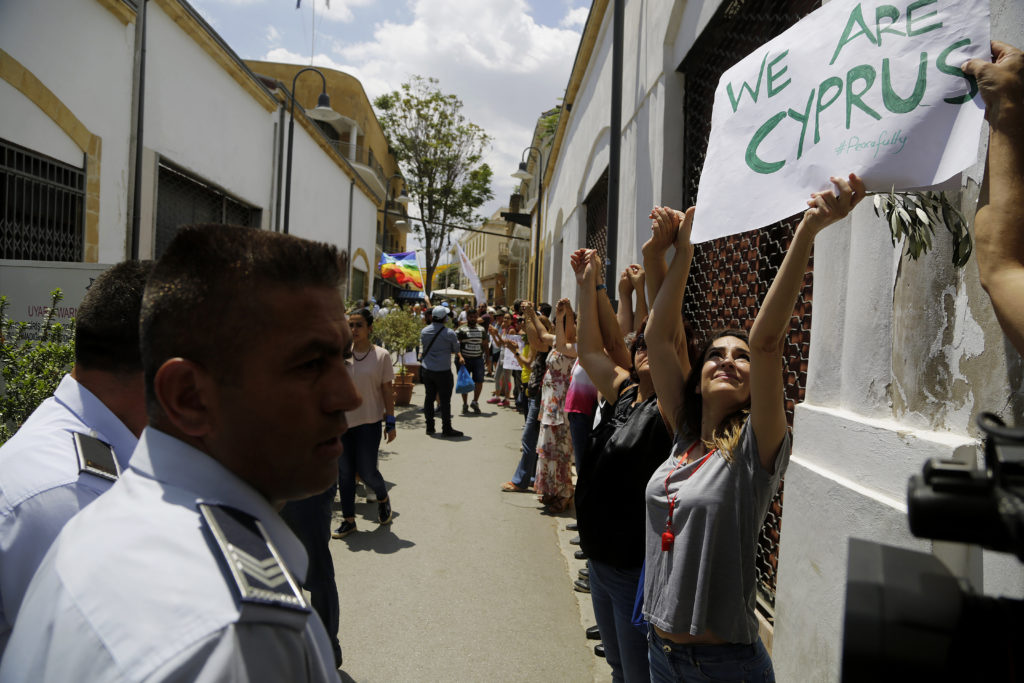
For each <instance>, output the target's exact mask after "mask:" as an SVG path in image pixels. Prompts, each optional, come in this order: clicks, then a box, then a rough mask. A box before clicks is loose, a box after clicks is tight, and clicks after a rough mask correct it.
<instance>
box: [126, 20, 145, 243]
mask: <svg viewBox="0 0 1024 683" xmlns="http://www.w3.org/2000/svg"><path fill="white" fill-rule="evenodd" d="M148 4H149V0H141V1H140V2H139V5H138V10H137V11H136V13H135V69H134V74H133V76H134V78H133V80H134V83H133V84H132V89H133V90H134V95H135V110H134V111H133V112H132V118H133V119H134V120H135V135H134V138H133V139H132V143H133V144H134V147H135V150H134V151H135V154H134V155H132V158H131V161H130V162H129V163H130V164H132V165H133V166H134V168H133V169H131V171H132V172H131V178H132V185H133V186H132V204H131V235H130V237H129V240H130V241H131V247H130V254H131V259H132V260H133V261H137V260H138V259H139V232H140V230H139V213H141V205H142V152H143V149H144V148H145V145H144V144H143V138H142V120H143V118H144V113H145V110H146V109H145V99H146V98H145V96H146V5H148Z"/></svg>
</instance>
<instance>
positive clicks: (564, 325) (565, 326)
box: [555, 299, 576, 358]
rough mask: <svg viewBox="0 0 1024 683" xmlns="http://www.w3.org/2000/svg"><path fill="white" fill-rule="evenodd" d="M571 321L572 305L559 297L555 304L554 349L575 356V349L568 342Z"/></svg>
mask: <svg viewBox="0 0 1024 683" xmlns="http://www.w3.org/2000/svg"><path fill="white" fill-rule="evenodd" d="M570 325H572V326H573V327H575V323H573V322H572V305H571V304H570V303H569V300H568V299H559V301H558V304H557V305H556V306H555V351H558V352H559V353H560V354H562V355H563V356H569V357H570V358H575V357H576V349H575V348H573V345H572V344H570V343H569V337H570V331H571V328H570Z"/></svg>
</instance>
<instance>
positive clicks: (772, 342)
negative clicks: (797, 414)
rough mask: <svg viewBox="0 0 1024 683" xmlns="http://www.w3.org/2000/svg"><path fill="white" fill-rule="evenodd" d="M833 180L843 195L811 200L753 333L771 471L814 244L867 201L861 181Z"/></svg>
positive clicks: (762, 433)
mask: <svg viewBox="0 0 1024 683" xmlns="http://www.w3.org/2000/svg"><path fill="white" fill-rule="evenodd" d="M829 180H831V182H832V183H833V184H834V185H835V186H836V188H837V189H838V195H837V194H836V193H835V192H833V191H832V190H826V191H825V192H815V193H814V194H812V195H811V199H810V200H808V202H807V205H808V206H810V207H811V208H809V209H808V210H807V211H805V212H804V216H803V218H802V219H801V220H800V223H799V224H798V225H797V226H796V232H795V233H794V234H793V241H792V243H791V244H790V245H789V251H787V252H786V257H785V258H784V259H783V260H782V266H780V267H779V272H778V274H777V275H776V276H775V280H774V281H773V282H772V285H771V287H769V289H768V294H766V295H765V297H764V303H763V304H761V310H760V311H758V313H757V317H756V318H755V319H754V326H753V327H752V328H751V329H750V425H751V427H753V429H754V436H755V438H756V439H757V451H758V453H759V454H760V457H761V465H762V466H763V467H764V468H765V469H768V470H770V469H772V468H773V466H774V463H775V456H776V455H778V450H779V446H780V445H782V439H783V437H784V436H785V435H786V428H787V425H786V411H785V399H784V397H783V387H782V350H783V348H785V344H786V335H787V333H788V332H789V325H790V319H791V318H792V316H793V307H794V306H795V305H796V299H797V296H799V294H800V287H801V286H802V285H803V282H804V273H805V272H806V271H807V261H808V259H809V258H810V255H811V247H812V246H813V244H814V238H815V236H816V235H817V234H818V233H819V232H821V231H822V230H823V229H825V228H826V227H827V226H829V225H831V224H832V223H835V222H836V221H838V220H840V219H841V218H844V217H845V216H846V215H847V214H849V213H850V211H851V210H852V209H853V207H854V206H856V205H857V204H858V202H860V200H862V199H863V198H864V183H863V182H862V181H861V179H860V178H858V177H857V176H856V175H854V174H852V173H851V174H850V176H849V179H847V178H839V177H835V176H833V177H831V178H829Z"/></svg>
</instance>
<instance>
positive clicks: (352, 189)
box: [345, 178, 387, 299]
mask: <svg viewBox="0 0 1024 683" xmlns="http://www.w3.org/2000/svg"><path fill="white" fill-rule="evenodd" d="M355 193H356V180H355V178H352V179H351V180H349V186H348V252H347V253H348V266H347V267H348V273H347V275H346V277H345V298H346V299H351V298H352V200H353V198H354V197H355ZM384 219H385V220H387V216H384Z"/></svg>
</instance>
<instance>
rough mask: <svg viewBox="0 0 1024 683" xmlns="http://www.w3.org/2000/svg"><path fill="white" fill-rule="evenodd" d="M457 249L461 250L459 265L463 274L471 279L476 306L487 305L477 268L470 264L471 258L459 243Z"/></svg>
mask: <svg viewBox="0 0 1024 683" xmlns="http://www.w3.org/2000/svg"><path fill="white" fill-rule="evenodd" d="M455 248H456V249H458V250H459V264H460V265H461V267H462V272H463V273H465V274H466V277H468V278H469V284H470V286H471V287H472V288H473V295H474V296H475V297H476V305H477V306H479V305H480V304H484V303H487V299H485V298H484V288H483V285H481V284H480V276H478V275H477V274H476V268H474V267H473V264H472V263H470V262H469V257H468V256H466V252H464V251H462V245H461V244H459V243H458V242H456V243H455Z"/></svg>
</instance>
